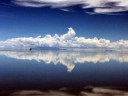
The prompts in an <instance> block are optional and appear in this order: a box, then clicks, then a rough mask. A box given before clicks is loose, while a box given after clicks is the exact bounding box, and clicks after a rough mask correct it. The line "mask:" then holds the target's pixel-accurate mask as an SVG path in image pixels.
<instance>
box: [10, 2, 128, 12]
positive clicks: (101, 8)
mask: <svg viewBox="0 0 128 96" xmlns="http://www.w3.org/2000/svg"><path fill="white" fill-rule="evenodd" d="M12 2H14V3H15V4H17V5H20V6H24V7H46V6H49V7H51V8H60V9H61V8H67V7H71V6H75V5H81V8H82V9H85V10H86V9H88V8H92V9H94V10H93V12H94V13H102V14H106V13H113V12H124V11H128V0H72V1H71V0H12Z"/></svg>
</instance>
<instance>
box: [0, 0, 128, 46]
mask: <svg viewBox="0 0 128 96" xmlns="http://www.w3.org/2000/svg"><path fill="white" fill-rule="evenodd" d="M68 28H69V29H68ZM72 32H73V34H72ZM70 33H71V35H70ZM48 34H49V35H48ZM55 34H57V35H55ZM69 35H70V36H69ZM49 36H51V37H49ZM56 36H57V37H56ZM64 36H65V37H64ZM30 38H31V39H32V40H30ZM50 38H51V41H49V39H50ZM65 38H66V39H65ZM81 38H83V39H81ZM24 39H25V40H26V41H25V40H24ZM42 39H43V40H42ZM44 39H45V40H44ZM103 40H104V41H103ZM127 40H128V1H127V0H93V1H92V0H74V1H69V0H54V1H53V0H1V1H0V48H4V47H31V46H33V47H39V46H50V47H106V46H110V47H111V48H112V47H113V46H114V47H118V48H119V47H120V46H123V47H124V48H128V41H127ZM47 41H49V42H47ZM53 41H54V42H53ZM18 42H19V43H20V44H19V43H18ZM35 42H36V43H35ZM42 42H45V43H42ZM106 42H107V44H106ZM28 43H29V44H28ZM108 43H109V44H108ZM122 43H123V44H122ZM26 44H28V45H26ZM37 44H38V45H37ZM69 44H70V45H71V46H69Z"/></svg>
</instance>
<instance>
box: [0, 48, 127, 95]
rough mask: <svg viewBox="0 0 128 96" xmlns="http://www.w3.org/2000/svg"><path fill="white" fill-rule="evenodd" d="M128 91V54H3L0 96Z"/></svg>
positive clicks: (76, 52)
mask: <svg viewBox="0 0 128 96" xmlns="http://www.w3.org/2000/svg"><path fill="white" fill-rule="evenodd" d="M127 91H128V52H127V51H106V50H104V51H103V50H102V51H97V50H93V51H79V50H32V51H9V50H8V51H0V96H31V95H32V96H33V94H34V96H53V95H54V96H78V95H79V96H93V95H94V96H96V95H97V96H104V95H105V96H106V94H112V96H115V95H119V96H128V93H127ZM114 92H115V93H114ZM108 96H109V95H108Z"/></svg>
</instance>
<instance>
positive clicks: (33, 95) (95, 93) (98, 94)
mask: <svg viewBox="0 0 128 96" xmlns="http://www.w3.org/2000/svg"><path fill="white" fill-rule="evenodd" d="M10 96H128V92H125V91H119V90H114V89H106V88H97V87H96V88H92V90H91V91H90V92H87V91H81V92H80V93H79V94H78V95H75V94H71V93H69V92H66V91H60V90H57V91H49V92H42V91H36V90H30V91H18V92H14V93H12V94H11V95H10Z"/></svg>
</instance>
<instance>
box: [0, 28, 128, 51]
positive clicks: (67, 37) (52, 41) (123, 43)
mask: <svg viewBox="0 0 128 96" xmlns="http://www.w3.org/2000/svg"><path fill="white" fill-rule="evenodd" d="M75 35H76V33H75V31H74V30H73V29H72V28H69V31H68V32H67V33H66V34H63V35H61V36H58V35H57V34H55V35H54V36H51V35H46V36H45V37H41V36H38V37H36V38H33V37H20V38H12V39H8V40H6V41H0V48H19V49H20V48H21V49H22V48H30V47H31V48H33V47H59V48H65V47H67V48H69V47H78V48H81V47H82V48H83V47H85V48H86V47H87V48H88V47H92V48H95V47H96V48H112V49H113V48H122V49H125V48H128V40H119V41H117V42H110V40H106V39H103V38H101V39H98V38H96V37H95V38H92V39H90V38H85V37H77V36H75Z"/></svg>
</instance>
